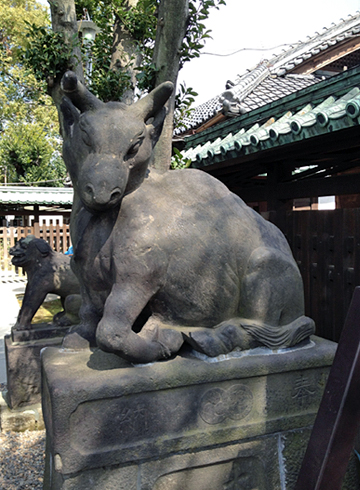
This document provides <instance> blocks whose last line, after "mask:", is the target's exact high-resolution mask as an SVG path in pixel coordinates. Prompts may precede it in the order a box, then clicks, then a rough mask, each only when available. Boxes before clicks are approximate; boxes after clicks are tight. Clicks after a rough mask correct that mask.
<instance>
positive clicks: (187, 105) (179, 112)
mask: <svg viewBox="0 0 360 490" xmlns="http://www.w3.org/2000/svg"><path fill="white" fill-rule="evenodd" d="M197 95H198V94H197V92H195V91H194V90H193V89H192V88H191V87H189V88H187V87H186V84H185V83H181V84H180V86H179V91H178V93H177V94H176V97H175V114H174V127H176V128H181V127H183V128H184V129H186V126H185V119H187V118H189V117H190V114H191V112H192V111H193V110H194V109H193V108H192V104H193V103H194V102H195V98H194V97H196V96H197Z"/></svg>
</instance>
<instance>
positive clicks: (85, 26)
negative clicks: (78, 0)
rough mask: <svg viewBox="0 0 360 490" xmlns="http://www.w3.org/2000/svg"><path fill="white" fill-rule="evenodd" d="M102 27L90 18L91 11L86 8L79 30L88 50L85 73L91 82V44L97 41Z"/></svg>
mask: <svg viewBox="0 0 360 490" xmlns="http://www.w3.org/2000/svg"><path fill="white" fill-rule="evenodd" d="M100 31H101V29H100V28H99V27H98V26H97V25H96V24H95V22H93V21H92V20H90V16H89V13H88V11H87V9H84V16H83V18H82V19H81V20H79V21H78V32H81V34H82V39H83V43H84V46H85V52H86V63H85V73H86V77H87V79H88V82H90V78H91V72H92V60H91V46H92V44H93V42H94V41H95V37H96V34H97V33H98V32H100Z"/></svg>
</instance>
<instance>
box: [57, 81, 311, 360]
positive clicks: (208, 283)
mask: <svg viewBox="0 0 360 490" xmlns="http://www.w3.org/2000/svg"><path fill="white" fill-rule="evenodd" d="M62 89H63V92H64V97H63V99H62V104H61V118H62V127H63V128H64V134H63V137H64V148H63V155H64V160H65V163H66V166H67V168H68V171H69V173H70V176H71V178H72V181H73V186H74V206H73V212H72V221H71V234H72V242H73V244H74V257H73V261H72V267H73V269H74V271H75V273H76V275H77V276H78V279H79V281H80V284H81V295H82V307H81V311H80V318H81V323H80V324H79V325H77V326H74V327H72V329H71V331H70V333H69V334H68V335H67V336H66V337H65V340H64V346H65V347H73V348H74V347H76V346H80V345H81V344H82V342H83V339H86V340H87V341H88V342H90V343H91V344H95V343H96V344H97V345H98V346H99V347H100V348H101V349H103V350H104V351H107V352H112V353H115V354H117V355H119V356H121V357H123V358H125V359H127V360H129V361H131V362H135V363H144V362H152V361H155V360H158V359H164V358H167V357H169V356H171V355H173V354H175V353H176V352H178V350H179V349H180V347H181V345H182V344H183V342H187V343H189V344H190V345H191V346H192V347H193V348H194V349H195V350H197V351H200V352H202V353H204V354H206V355H208V356H218V355H220V354H225V353H228V352H230V351H232V350H234V349H235V348H238V349H248V348H251V347H254V346H257V345H264V346H267V347H269V348H271V349H278V348H285V347H289V346H293V345H295V344H297V343H299V342H300V341H302V340H304V339H306V338H308V337H309V335H311V334H313V333H314V322H313V321H312V320H311V319H310V318H308V317H306V316H304V299H303V284H302V279H301V276H300V273H299V270H298V268H297V265H296V263H295V261H294V259H293V256H292V254H291V251H290V248H289V246H288V244H287V241H286V239H285V237H284V236H283V235H282V233H281V232H280V230H278V229H277V228H276V227H275V226H274V225H272V224H271V223H269V222H267V221H266V220H264V219H263V218H262V217H261V216H260V215H259V214H257V213H256V212H255V211H253V210H252V209H250V208H249V207H248V206H247V205H245V203H244V202H243V201H242V200H241V199H240V198H239V197H238V196H236V195H234V194H233V193H231V192H230V191H229V190H228V189H227V188H226V187H225V186H224V185H223V184H222V183H221V182H219V181H218V180H216V179H215V178H213V177H211V176H209V175H207V174H205V173H204V172H202V171H199V170H195V169H187V170H169V171H167V172H163V173H158V172H156V171H154V170H151V171H149V169H148V164H149V161H150V158H151V154H152V150H153V147H154V145H155V144H156V142H157V140H158V138H159V135H160V133H161V129H162V124H163V120H164V117H165V109H164V104H165V103H166V101H167V100H168V98H169V96H170V95H171V92H172V90H173V86H172V84H171V83H170V82H167V83H164V84H162V85H160V86H158V87H157V88H156V89H155V90H153V91H152V92H151V93H150V94H148V95H147V96H146V97H144V98H143V99H141V100H139V101H138V102H136V103H135V104H133V105H131V106H126V105H123V104H121V103H118V102H109V103H106V104H105V103H103V102H101V101H100V100H98V99H97V98H96V97H95V96H94V95H92V94H91V93H90V92H89V91H88V90H87V89H86V88H85V87H84V86H83V85H82V84H81V83H80V82H79V81H78V80H77V79H76V76H75V75H74V74H73V73H71V72H67V73H66V74H65V75H64V77H63V80H62Z"/></svg>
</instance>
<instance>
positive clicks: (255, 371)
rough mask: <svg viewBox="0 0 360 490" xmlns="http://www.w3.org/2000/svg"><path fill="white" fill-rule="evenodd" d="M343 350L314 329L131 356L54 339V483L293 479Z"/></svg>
mask: <svg viewBox="0 0 360 490" xmlns="http://www.w3.org/2000/svg"><path fill="white" fill-rule="evenodd" d="M335 350H336V344H334V343H332V342H330V341H326V340H323V339H319V338H317V337H313V338H312V340H311V342H310V343H307V344H305V345H303V346H301V347H297V348H294V349H289V350H287V351H284V352H279V353H273V352H271V351H269V350H268V349H256V350H254V351H251V353H247V354H245V355H242V356H241V357H232V358H230V359H227V360H220V361H218V362H210V359H207V360H204V359H199V358H196V357H194V356H192V355H191V353H184V354H183V356H177V357H176V358H175V359H173V360H169V361H164V362H158V363H155V364H149V365H143V366H131V365H130V364H128V363H127V362H126V361H123V360H121V359H119V358H117V357H116V356H114V355H112V354H105V353H103V352H101V351H99V350H94V351H81V352H73V351H64V350H61V349H56V348H47V349H45V350H44V351H43V353H42V365H43V382H44V384H43V415H44V420H45V425H46V429H47V455H46V470H45V478H44V489H46V490H50V489H51V490H60V489H61V490H85V489H86V490H89V489H96V490H115V489H116V490H120V489H121V490H231V489H234V490H235V489H240V488H241V489H242V490H253V489H257V490H265V489H266V490H291V489H292V488H293V486H294V484H295V480H296V476H297V473H298V471H299V468H300V465H301V461H302V458H303V455H304V452H305V449H306V445H307V441H308V438H309V435H310V428H311V425H312V423H313V421H314V418H315V414H316V412H317V409H318V406H319V403H320V399H321V396H322V393H323V390H324V385H325V381H326V379H327V376H328V372H329V369H330V365H331V363H332V359H333V356H334V353H335ZM348 473H349V472H348ZM354 478H355V473H354V472H350V474H348V476H347V482H350V483H346V484H345V485H347V486H345V487H344V488H348V489H350V488H352V489H353V488H356V486H354V485H355V482H354Z"/></svg>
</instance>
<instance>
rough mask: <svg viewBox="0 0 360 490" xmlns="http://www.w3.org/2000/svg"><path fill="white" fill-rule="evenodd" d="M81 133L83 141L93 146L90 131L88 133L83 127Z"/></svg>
mask: <svg viewBox="0 0 360 490" xmlns="http://www.w3.org/2000/svg"><path fill="white" fill-rule="evenodd" d="M81 135H82V139H83V142H84V143H85V145H86V146H91V138H90V136H89V133H87V132H86V131H84V130H83V129H82V131H81Z"/></svg>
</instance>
